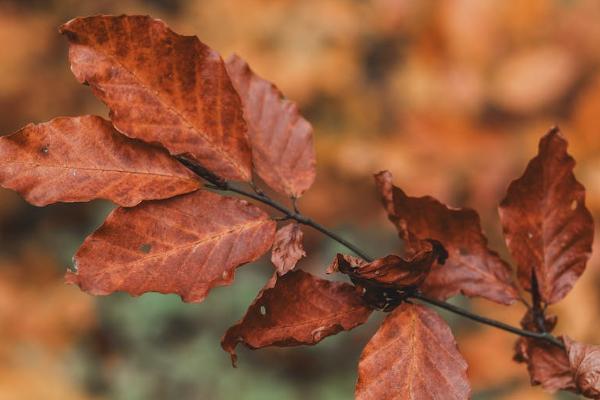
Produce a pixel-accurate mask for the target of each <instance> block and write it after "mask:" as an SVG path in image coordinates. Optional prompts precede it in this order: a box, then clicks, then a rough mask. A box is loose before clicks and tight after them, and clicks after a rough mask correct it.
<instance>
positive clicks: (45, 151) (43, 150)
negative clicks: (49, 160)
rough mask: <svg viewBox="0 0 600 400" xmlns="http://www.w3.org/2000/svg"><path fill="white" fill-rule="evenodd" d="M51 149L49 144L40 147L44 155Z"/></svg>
mask: <svg viewBox="0 0 600 400" xmlns="http://www.w3.org/2000/svg"><path fill="white" fill-rule="evenodd" d="M49 151H50V150H49V149H48V146H42V147H40V153H42V154H44V155H46V154H48V152H49Z"/></svg>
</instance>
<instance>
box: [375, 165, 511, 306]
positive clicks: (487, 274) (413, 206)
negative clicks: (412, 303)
mask: <svg viewBox="0 0 600 400" xmlns="http://www.w3.org/2000/svg"><path fill="white" fill-rule="evenodd" d="M375 181H376V183H377V187H378V189H379V193H380V195H381V198H382V202H383V205H384V208H385V209H386V212H387V213H388V217H389V219H390V221H391V222H392V223H393V224H394V225H395V226H396V229H397V230H398V232H399V234H400V237H401V238H402V239H403V240H404V241H405V244H406V246H407V248H408V254H412V253H414V252H416V251H419V250H420V246H421V244H422V243H423V241H424V240H425V239H434V240H437V241H439V242H441V243H442V245H443V246H444V247H445V248H446V249H447V250H448V254H449V256H448V260H447V261H446V263H445V264H444V265H443V266H440V265H437V266H434V267H433V268H432V270H431V272H430V273H429V276H428V277H427V279H426V280H425V282H424V284H423V287H422V291H423V292H424V293H426V294H428V295H430V296H433V297H436V298H438V299H442V300H445V299H447V298H449V297H451V296H454V295H456V294H459V293H462V294H464V295H466V296H480V297H484V298H487V299H489V300H492V301H495V302H498V303H502V304H510V303H512V302H514V301H515V300H516V299H517V298H518V292H517V289H516V288H515V286H514V283H513V282H512V276H511V269H510V266H509V265H508V264H507V263H506V262H505V261H504V260H502V259H501V258H500V256H498V254H497V253H496V252H494V251H492V250H490V249H489V248H488V247H487V239H486V237H485V236H484V235H483V233H482V231H481V225H480V222H479V216H478V215H477V213H476V212H475V211H474V210H471V209H467V208H465V209H453V208H449V207H447V206H446V205H444V204H442V203H440V202H439V201H437V200H436V199H434V198H432V197H429V196H425V197H410V196H407V195H406V194H405V193H404V192H403V191H402V190H401V189H400V188H398V187H396V186H393V184H392V175H391V174H390V173H389V172H388V171H382V172H380V173H378V174H376V175H375Z"/></svg>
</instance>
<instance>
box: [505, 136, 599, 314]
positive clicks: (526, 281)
mask: <svg viewBox="0 0 600 400" xmlns="http://www.w3.org/2000/svg"><path fill="white" fill-rule="evenodd" d="M574 166H575V160H573V158H572V157H571V156H570V155H569V154H568V153H567V141H566V140H565V139H564V138H563V137H562V135H561V134H560V132H559V130H558V129H557V128H555V129H552V130H551V131H550V132H549V133H548V134H546V135H545V136H544V137H543V138H542V139H541V141H540V145H539V153H538V155H537V156H536V157H535V158H533V159H532V160H531V161H530V162H529V164H528V165H527V168H526V169H525V173H524V174H523V176H521V177H520V178H519V179H517V180H515V181H513V182H512V183H511V184H510V186H509V188H508V192H507V194H506V198H505V199H504V200H503V201H502V203H501V205H500V218H501V220H502V225H503V228H504V235H505V238H506V244H507V246H508V248H509V250H510V253H511V255H512V256H513V258H514V260H515V261H516V263H517V267H518V268H517V276H518V279H519V283H520V284H521V286H522V287H523V288H525V289H526V290H529V291H531V277H532V273H535V277H536V279H537V282H538V287H539V293H540V296H541V298H542V300H543V301H544V302H545V303H547V304H553V303H556V302H557V301H559V300H560V299H562V298H563V297H565V296H566V295H567V293H568V292H569V291H570V290H571V288H572V287H573V285H574V284H575V282H576V281H577V279H578V278H579V276H581V274H582V273H583V271H584V270H585V264H586V262H587V260H588V258H589V256H590V253H591V250H592V241H593V237H594V223H593V220H592V216H591V214H590V212H589V211H588V210H587V208H586V207H585V189H584V187H583V186H582V185H581V184H580V183H579V182H578V181H577V180H576V179H575V176H574V175H573V167H574Z"/></svg>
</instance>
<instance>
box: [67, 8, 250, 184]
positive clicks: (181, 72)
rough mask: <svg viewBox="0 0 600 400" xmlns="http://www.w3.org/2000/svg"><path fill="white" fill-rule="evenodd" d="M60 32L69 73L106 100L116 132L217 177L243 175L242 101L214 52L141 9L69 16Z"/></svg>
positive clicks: (246, 175)
mask: <svg viewBox="0 0 600 400" xmlns="http://www.w3.org/2000/svg"><path fill="white" fill-rule="evenodd" d="M60 32H61V33H62V34H64V35H65V36H66V37H67V38H68V40H69V45H70V46H69V60H70V62H71V70H72V71H73V73H74V74H75V77H76V78H77V80H78V81H79V82H81V83H86V84H88V85H90V86H91V88H92V90H93V92H94V94H95V95H96V96H97V97H99V98H100V99H101V100H102V101H103V102H104V103H106V105H107V106H108V107H109V108H110V111H111V112H110V117H111V120H112V122H113V124H114V126H115V127H116V128H117V129H118V130H119V131H120V132H122V133H124V134H126V135H127V136H130V137H133V138H137V139H141V140H143V141H145V142H149V143H160V144H161V145H163V146H164V147H165V148H167V149H168V150H169V152H170V153H171V154H173V155H182V156H186V157H188V158H191V159H193V160H194V161H196V162H198V163H199V164H201V165H202V166H203V167H204V168H206V169H208V170H209V171H211V172H212V173H214V174H216V175H218V176H219V177H221V178H223V179H230V180H242V181H248V180H250V178H251V167H252V165H251V164H252V160H251V158H252V155H251V152H250V147H249V145H248V140H247V137H246V130H247V128H246V123H245V121H244V117H243V108H242V103H241V101H240V98H239V96H238V94H237V92H236V91H235V89H234V87H233V84H232V83H231V80H230V79H229V76H228V75H227V71H226V70H225V64H224V62H223V60H222V59H221V57H220V56H219V54H217V52H215V51H214V50H212V49H211V48H209V47H208V46H206V45H205V44H203V43H202V42H200V41H199V40H198V38H197V37H195V36H181V35H178V34H176V33H175V32H173V31H171V30H170V29H169V28H168V27H167V25H166V24H165V23H164V22H162V21H160V20H156V19H152V18H151V17H148V16H127V15H122V16H118V17H115V16H95V17H86V18H75V19H73V20H71V21H69V22H67V23H66V24H64V25H63V26H61V27H60Z"/></svg>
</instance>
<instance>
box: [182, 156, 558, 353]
mask: <svg viewBox="0 0 600 400" xmlns="http://www.w3.org/2000/svg"><path fill="white" fill-rule="evenodd" d="M179 161H180V162H181V163H182V164H184V165H185V166H186V167H188V168H189V169H190V170H192V171H193V172H194V173H196V174H197V175H198V176H200V177H202V178H204V179H205V180H207V181H208V182H210V183H209V184H205V185H204V186H205V187H207V188H208V189H213V190H218V191H224V192H232V193H237V194H239V195H242V196H245V197H248V198H250V199H253V200H256V201H258V202H260V203H263V204H265V205H267V206H269V207H272V208H274V209H276V210H277V211H279V212H281V213H283V214H284V216H285V217H286V219H293V220H296V221H297V222H298V223H300V224H303V225H307V226H310V227H311V228H313V229H316V230H317V231H319V232H321V233H322V234H324V235H326V236H328V237H330V238H331V239H333V240H335V241H336V242H338V243H340V244H341V245H343V246H345V247H346V248H348V249H350V250H351V251H352V252H354V253H355V254H356V255H358V256H359V257H360V258H362V259H363V260H365V261H368V262H371V261H373V258H372V257H370V256H368V255H367V254H366V253H365V252H363V251H362V250H361V249H359V248H358V247H357V246H356V245H354V244H352V243H350V242H349V241H347V240H346V239H344V238H342V237H341V236H339V235H337V234H336V233H334V232H332V231H330V230H329V229H327V228H325V227H324V226H323V225H321V224H319V223H318V222H316V221H313V220H312V219H310V218H309V217H307V216H305V215H303V214H302V213H300V212H299V211H298V209H297V208H296V207H295V210H290V209H288V208H287V207H285V206H284V205H282V204H280V203H278V202H277V201H275V200H273V199H272V198H270V197H269V196H267V195H266V194H265V193H264V192H262V191H255V192H254V193H253V192H250V191H246V190H244V189H241V188H239V187H237V186H234V185H232V184H231V183H230V182H227V181H224V180H222V179H220V178H218V177H216V176H215V175H213V174H212V173H210V172H209V171H207V170H206V169H204V168H203V167H201V166H199V165H197V164H196V163H194V162H191V161H189V160H187V159H185V158H182V157H179ZM408 297H409V298H413V299H417V300H420V301H422V302H424V303H428V304H431V305H434V306H436V307H439V308H443V309H444V310H447V311H450V312H452V313H454V314H457V315H460V316H463V317H465V318H468V319H470V320H473V321H476V322H479V323H481V324H484V325H489V326H492V327H494V328H498V329H501V330H503V331H506V332H510V333H513V334H515V335H519V336H524V337H529V338H532V339H538V340H544V341H546V342H548V343H550V344H553V345H554V346H558V347H560V348H562V349H564V348H565V345H564V344H563V343H562V342H561V341H560V340H559V339H558V338H556V337H555V336H553V335H551V334H550V333H548V332H533V331H529V330H526V329H520V328H517V327H514V326H512V325H508V324H505V323H504V322H500V321H497V320H494V319H490V318H486V317H484V316H481V315H478V314H475V313H472V312H470V311H468V310H465V309H464V308H460V307H457V306H455V305H453V304H450V303H448V302H445V301H441V300H436V299H433V298H431V297H428V296H425V295H424V294H422V293H420V292H418V291H415V292H412V293H410V294H409V296H408Z"/></svg>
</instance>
